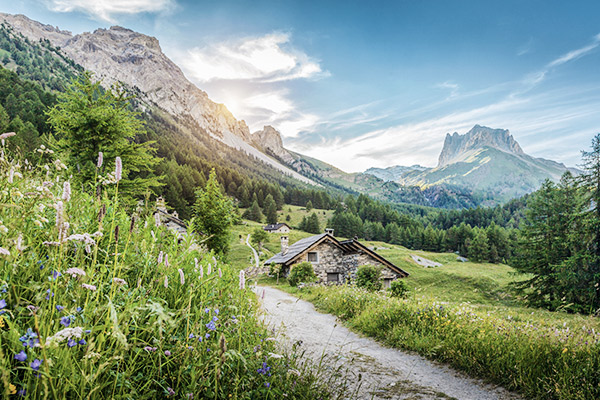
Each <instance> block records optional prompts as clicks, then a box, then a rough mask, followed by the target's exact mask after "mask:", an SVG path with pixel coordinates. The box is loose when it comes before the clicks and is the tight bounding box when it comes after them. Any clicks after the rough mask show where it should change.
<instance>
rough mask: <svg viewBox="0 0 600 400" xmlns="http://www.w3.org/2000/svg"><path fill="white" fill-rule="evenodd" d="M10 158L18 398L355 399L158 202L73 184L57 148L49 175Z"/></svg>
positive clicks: (5, 339) (2, 380)
mask: <svg viewBox="0 0 600 400" xmlns="http://www.w3.org/2000/svg"><path fill="white" fill-rule="evenodd" d="M8 140H10V139H8ZM1 151H2V156H1V157H0V393H1V394H2V396H3V397H4V398H9V397H10V398H14V397H23V398H30V399H38V398H40V399H41V398H44V399H46V398H52V399H61V398H62V399H70V398H85V399H104V398H111V399H112V398H120V399H155V398H177V399H184V398H185V399H192V398H196V399H211V398H214V399H221V398H227V399H230V398H231V399H257V398H262V399H268V398H273V399H278V398H284V397H288V398H301V399H315V398H324V399H326V398H338V396H339V398H343V396H344V394H343V393H344V391H343V390H344V388H343V382H337V381H334V380H335V378H334V377H328V376H327V375H326V374H321V372H320V371H319V370H317V369H312V367H311V366H309V365H308V364H305V362H304V361H303V360H302V359H301V357H300V355H298V354H295V353H291V352H290V353H282V352H281V351H280V350H279V349H278V348H277V346H276V343H275V341H274V339H273V338H272V335H271V332H269V331H267V330H266V329H265V328H264V327H263V326H262V324H261V323H260V322H259V320H258V317H257V304H256V298H255V295H254V293H252V291H251V290H250V289H249V288H248V287H247V286H246V285H245V281H244V279H243V276H241V275H240V271H239V268H237V267H234V266H232V265H231V264H228V263H225V262H223V261H222V260H220V259H219V258H217V257H215V256H214V255H213V254H212V253H210V252H208V251H207V250H206V249H204V248H203V247H202V246H201V244H199V243H197V242H196V239H195V238H194V236H192V235H188V236H187V237H186V238H185V239H184V240H183V241H181V242H180V241H178V239H177V237H176V236H175V235H174V234H173V233H171V232H170V231H168V230H166V229H165V228H164V227H163V226H159V225H157V223H156V221H155V219H154V218H153V215H152V209H153V207H152V204H148V203H146V204H143V205H140V206H138V208H137V209H136V210H133V207H126V206H124V205H123V204H121V202H120V199H119V195H118V181H117V182H115V181H116V180H113V183H110V184H107V185H99V186H98V187H100V188H101V189H99V190H100V192H101V194H100V195H99V196H96V194H95V193H96V188H95V187H90V188H87V189H88V190H82V189H81V188H80V187H75V185H73V186H71V185H70V182H69V180H70V172H69V171H68V170H67V169H66V167H65V166H64V165H63V164H62V163H61V162H60V161H59V160H56V159H54V158H53V157H54V155H52V154H50V153H49V152H47V151H46V150H45V149H41V150H40V154H41V160H40V161H41V162H40V167H36V168H34V167H32V166H31V165H30V164H27V163H24V162H21V161H19V160H15V159H12V158H11V156H10V154H8V152H7V149H6V148H5V147H4V143H3V147H2V148H1ZM90 193H94V195H91V194H90ZM320 374H321V375H320ZM338 383H339V385H340V387H337V386H336V385H337V384H338ZM332 393H336V394H335V395H333V394H332Z"/></svg>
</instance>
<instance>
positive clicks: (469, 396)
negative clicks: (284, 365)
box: [255, 286, 519, 400]
mask: <svg viewBox="0 0 600 400" xmlns="http://www.w3.org/2000/svg"><path fill="white" fill-rule="evenodd" d="M255 291H256V293H257V294H258V296H259V299H262V300H260V301H261V304H262V307H263V309H264V311H265V320H266V322H267V323H268V324H270V325H271V326H272V327H273V328H275V330H276V331H277V332H278V334H279V335H280V336H279V337H278V338H279V339H280V341H281V342H282V343H283V345H284V346H291V344H293V343H295V342H297V341H299V340H301V341H302V346H301V347H302V348H303V349H304V350H306V351H307V354H309V355H310V356H311V357H312V358H313V359H315V360H316V361H318V360H320V359H323V360H325V362H326V363H328V364H329V365H328V366H329V367H331V368H332V369H336V368H338V367H339V366H342V368H348V373H349V375H348V376H349V377H350V381H353V383H352V385H354V387H355V388H356V387H358V376H359V374H360V376H361V378H362V379H361V382H362V383H361V384H360V387H359V389H358V396H357V397H358V398H360V399H413V400H416V399H460V400H492V399H494V400H496V399H498V400H505V399H519V397H518V396H516V395H514V394H512V393H510V392H508V391H506V390H504V389H502V388H499V387H496V386H492V385H489V384H485V383H483V382H482V381H479V380H475V379H471V378H468V377H466V376H464V374H461V373H459V372H456V371H454V370H452V369H450V368H449V367H446V366H444V365H441V364H437V363H434V362H431V361H429V360H426V359H425V358H423V357H420V356H418V355H415V354H410V353H405V352H403V351H400V350H396V349H392V348H388V347H384V346H382V345H380V344H379V343H377V342H376V341H374V340H372V339H369V338H365V337H361V336H359V335H357V334H355V333H353V332H351V331H350V330H348V329H347V328H345V327H344V326H342V324H341V322H340V321H338V320H337V319H336V317H334V316H332V315H329V314H321V313H319V312H317V311H316V310H315V308H314V307H313V305H312V304H310V303H309V302H306V301H304V300H299V299H297V298H295V297H293V296H291V295H289V294H287V293H284V292H282V291H280V290H277V289H274V288H270V287H262V286H259V287H257V288H256V289H255Z"/></svg>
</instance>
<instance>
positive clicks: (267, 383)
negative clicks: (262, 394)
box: [265, 375, 271, 387]
mask: <svg viewBox="0 0 600 400" xmlns="http://www.w3.org/2000/svg"><path fill="white" fill-rule="evenodd" d="M269 376H271V375H269ZM265 386H266V387H269V386H271V384H270V383H269V382H265Z"/></svg>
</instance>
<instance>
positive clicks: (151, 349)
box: [144, 346, 156, 353]
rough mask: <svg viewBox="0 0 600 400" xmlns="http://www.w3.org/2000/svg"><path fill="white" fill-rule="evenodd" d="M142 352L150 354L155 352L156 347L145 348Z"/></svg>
mask: <svg viewBox="0 0 600 400" xmlns="http://www.w3.org/2000/svg"><path fill="white" fill-rule="evenodd" d="M144 350H146V351H147V352H149V353H152V352H155V351H156V347H151V346H146V347H144Z"/></svg>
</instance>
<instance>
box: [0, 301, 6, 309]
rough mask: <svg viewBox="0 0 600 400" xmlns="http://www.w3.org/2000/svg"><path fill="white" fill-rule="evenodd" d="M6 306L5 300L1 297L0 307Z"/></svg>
mask: <svg viewBox="0 0 600 400" xmlns="http://www.w3.org/2000/svg"><path fill="white" fill-rule="evenodd" d="M4 307H6V300H4V299H2V300H0V308H4Z"/></svg>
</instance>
